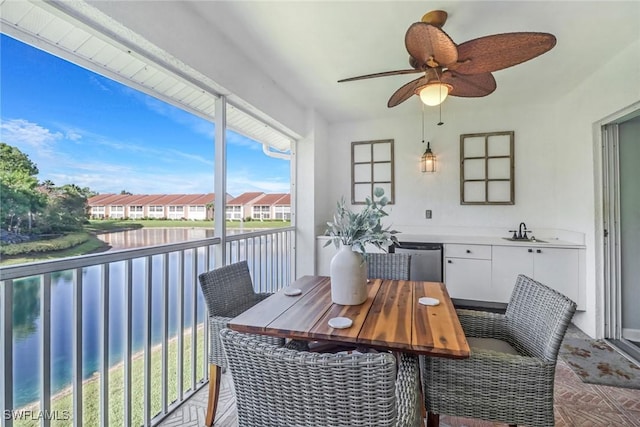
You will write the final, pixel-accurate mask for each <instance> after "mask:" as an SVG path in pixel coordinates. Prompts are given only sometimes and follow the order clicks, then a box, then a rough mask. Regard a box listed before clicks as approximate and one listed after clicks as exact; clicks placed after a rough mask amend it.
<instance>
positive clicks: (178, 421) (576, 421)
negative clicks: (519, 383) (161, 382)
mask: <svg viewBox="0 0 640 427" xmlns="http://www.w3.org/2000/svg"><path fill="white" fill-rule="evenodd" d="M220 397H221V398H220V402H219V406H218V413H217V415H216V421H215V427H237V426H238V420H237V417H236V409H235V399H234V397H233V384H232V381H231V376H230V374H228V373H227V374H225V375H223V377H222V382H221V396H220ZM555 399H556V406H555V410H556V426H558V427H588V426H593V427H605V426H612V427H614V426H615V427H622V426H630V427H640V390H632V389H624V388H615V387H606V386H598V385H592V384H585V383H583V382H582V380H581V379H580V378H579V377H578V376H577V375H576V374H575V373H574V372H573V371H572V370H571V368H570V367H569V366H568V365H567V364H565V363H564V362H563V361H559V362H558V367H557V369H556V391H555ZM206 404H207V388H206V387H205V388H203V389H202V390H200V391H199V392H198V393H197V394H196V395H195V396H194V397H192V398H191V399H189V400H188V401H187V402H186V403H185V404H184V405H182V407H181V408H179V409H178V410H177V411H176V412H174V413H173V414H172V415H171V416H170V417H169V418H167V419H166V420H165V421H164V422H163V423H162V424H161V426H162V427H169V426H171V427H173V426H203V425H204V414H205V408H206ZM440 425H441V426H443V427H462V426H466V427H486V426H494V425H501V424H493V423H488V422H483V421H477V420H469V419H463V418H454V417H447V416H442V417H441V418H440Z"/></svg>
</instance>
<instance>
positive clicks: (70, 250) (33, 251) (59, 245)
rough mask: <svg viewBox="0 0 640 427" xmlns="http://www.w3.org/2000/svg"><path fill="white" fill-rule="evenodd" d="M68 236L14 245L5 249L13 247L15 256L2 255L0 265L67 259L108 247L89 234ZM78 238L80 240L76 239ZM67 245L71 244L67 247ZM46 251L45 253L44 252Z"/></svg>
mask: <svg viewBox="0 0 640 427" xmlns="http://www.w3.org/2000/svg"><path fill="white" fill-rule="evenodd" d="M72 235H73V236H71V237H70V235H67V236H63V237H59V238H56V239H49V240H46V241H39V242H37V241H36V242H25V243H16V244H14V245H7V246H5V247H13V246H19V247H15V248H12V251H13V252H14V253H18V254H16V255H12V256H9V255H2V259H0V265H3V266H4V265H12V264H23V263H28V262H37V261H45V260H49V259H57V258H67V257H72V256H77V255H85V254H89V253H93V252H100V251H102V250H105V249H108V248H109V246H108V245H107V244H106V243H105V242H103V241H102V240H100V239H98V238H97V237H96V236H95V235H93V234H90V233H72ZM79 236H80V238H78V237H79ZM67 243H72V244H71V245H67ZM45 250H46V251H45Z"/></svg>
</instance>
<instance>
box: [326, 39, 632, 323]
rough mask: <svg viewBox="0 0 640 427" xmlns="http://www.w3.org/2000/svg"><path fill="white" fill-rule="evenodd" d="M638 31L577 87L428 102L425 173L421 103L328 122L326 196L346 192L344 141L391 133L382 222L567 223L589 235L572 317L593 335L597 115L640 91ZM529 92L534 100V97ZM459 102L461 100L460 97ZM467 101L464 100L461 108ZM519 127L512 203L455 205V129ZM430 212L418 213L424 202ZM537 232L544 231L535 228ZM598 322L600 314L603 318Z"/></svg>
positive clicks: (427, 228)
mask: <svg viewBox="0 0 640 427" xmlns="http://www.w3.org/2000/svg"><path fill="white" fill-rule="evenodd" d="M638 76H640V41H638V42H636V43H634V44H632V45H631V46H629V47H628V48H627V49H625V50H623V51H621V52H620V53H619V54H618V55H617V56H616V57H615V58H614V60H612V61H611V62H610V63H608V64H604V65H603V66H601V67H600V68H598V69H595V70H594V73H593V74H592V76H591V77H590V78H589V79H588V80H587V81H585V82H583V83H582V84H580V85H579V86H578V87H577V88H576V89H575V90H574V91H573V92H571V93H569V94H568V95H565V96H564V97H562V98H560V99H557V100H549V102H547V103H540V102H539V103H537V104H534V103H532V104H531V105H520V106H513V105H505V106H503V107H501V108H500V107H498V108H492V109H483V107H482V99H468V100H464V99H463V100H459V99H452V100H447V101H445V104H443V121H444V122H445V124H444V125H443V126H441V127H438V126H436V125H435V123H436V122H437V120H438V118H437V110H435V109H431V110H427V111H428V116H427V122H426V123H427V125H426V140H429V141H431V147H432V149H433V151H434V153H435V154H436V155H437V158H438V172H437V173H435V174H422V173H421V172H420V169H419V165H418V159H419V158H420V155H421V154H422V152H423V151H424V148H425V147H424V146H423V145H422V144H421V140H422V136H421V122H420V120H421V116H420V105H419V102H418V101H417V100H413V99H412V100H410V101H407V102H414V103H415V114H412V115H408V116H405V117H389V118H380V119H378V120H372V121H364V122H347V123H335V124H331V125H330V127H329V138H328V143H329V146H328V149H329V150H330V152H331V160H330V162H331V174H330V175H329V181H328V183H327V187H328V189H329V190H328V193H327V196H328V199H327V200H325V204H329V205H333V204H334V203H335V200H337V199H338V198H340V197H341V196H343V195H344V196H345V198H346V199H347V200H349V199H350V191H351V190H350V182H351V177H350V143H351V142H352V141H363V140H376V139H387V138H392V139H394V140H395V161H396V176H395V179H396V204H395V205H394V206H393V207H392V209H391V214H390V217H389V221H388V224H392V225H393V226H394V228H397V229H400V230H403V229H406V230H412V231H419V230H421V231H423V232H425V233H429V234H432V233H435V234H437V233H438V231H439V230H446V231H445V232H451V231H452V230H455V232H456V233H460V232H467V233H468V234H472V235H473V234H476V235H477V234H481V233H485V232H488V231H489V232H490V231H499V232H502V231H503V230H504V231H505V232H506V230H508V229H510V228H511V227H514V226H516V225H517V224H518V223H519V222H521V221H524V222H526V224H527V226H528V227H529V228H531V229H533V230H534V232H535V230H536V229H540V230H543V229H544V230H569V231H571V232H576V235H584V236H585V240H584V242H585V244H586V245H587V261H586V265H587V272H586V278H587V310H586V311H585V312H582V313H578V314H576V317H575V318H574V321H575V323H576V324H577V325H578V326H579V327H580V328H582V329H583V330H584V331H585V332H586V333H588V334H589V335H591V336H597V335H601V334H602V329H601V328H600V325H599V324H598V319H600V318H601V314H600V313H601V310H602V307H601V306H600V304H599V303H597V300H598V299H599V298H597V297H596V296H597V295H599V292H597V289H596V262H597V254H596V249H595V240H596V239H595V229H596V221H597V219H598V218H599V213H598V212H597V211H596V209H595V205H596V203H595V194H596V184H595V178H594V175H595V174H596V172H597V171H596V168H595V166H594V138H596V139H597V134H598V132H596V134H594V126H593V125H594V123H595V122H597V121H598V120H602V118H604V117H606V116H607V115H610V114H612V113H615V112H616V111H618V110H620V109H623V108H624V107H626V106H628V105H630V104H632V103H634V102H636V101H638V100H640V80H639V78H638ZM532 101H533V100H532ZM463 104H466V105H465V106H464V107H462V105H463ZM463 108H464V109H463ZM503 130H513V131H515V200H516V203H515V205H513V206H469V205H466V206H463V205H460V187H459V186H460V177H459V173H460V169H459V161H460V160H459V155H460V151H459V145H460V143H459V138H460V134H464V133H476V132H491V131H503ZM425 209H431V210H432V211H433V219H431V220H427V219H424V210H425ZM537 236H538V237H541V238H542V237H548V236H544V235H539V234H537ZM600 323H601V322H600Z"/></svg>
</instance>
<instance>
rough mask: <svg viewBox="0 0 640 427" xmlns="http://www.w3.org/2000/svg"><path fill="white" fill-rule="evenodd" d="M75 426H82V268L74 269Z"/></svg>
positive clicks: (73, 354) (73, 376)
mask: <svg viewBox="0 0 640 427" xmlns="http://www.w3.org/2000/svg"><path fill="white" fill-rule="evenodd" d="M71 329H72V332H71V335H72V337H73V338H72V348H73V351H72V363H71V364H72V369H73V371H72V372H73V374H72V381H73V427H82V424H83V423H82V418H83V416H82V383H83V378H82V268H76V269H74V270H73V324H72V328H71Z"/></svg>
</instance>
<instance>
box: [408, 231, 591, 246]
mask: <svg viewBox="0 0 640 427" xmlns="http://www.w3.org/2000/svg"><path fill="white" fill-rule="evenodd" d="M396 237H397V238H398V241H399V242H400V243H402V242H425V243H444V244H446V243H449V244H463V245H493V246H529V247H555V248H584V247H585V246H584V245H581V244H578V243H574V242H568V241H565V240H559V239H557V238H545V237H540V240H543V241H544V242H540V241H536V242H532V241H514V240H507V239H505V238H502V237H496V236H456V235H442V234H441V235H429V234H408V233H399V234H396Z"/></svg>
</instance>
